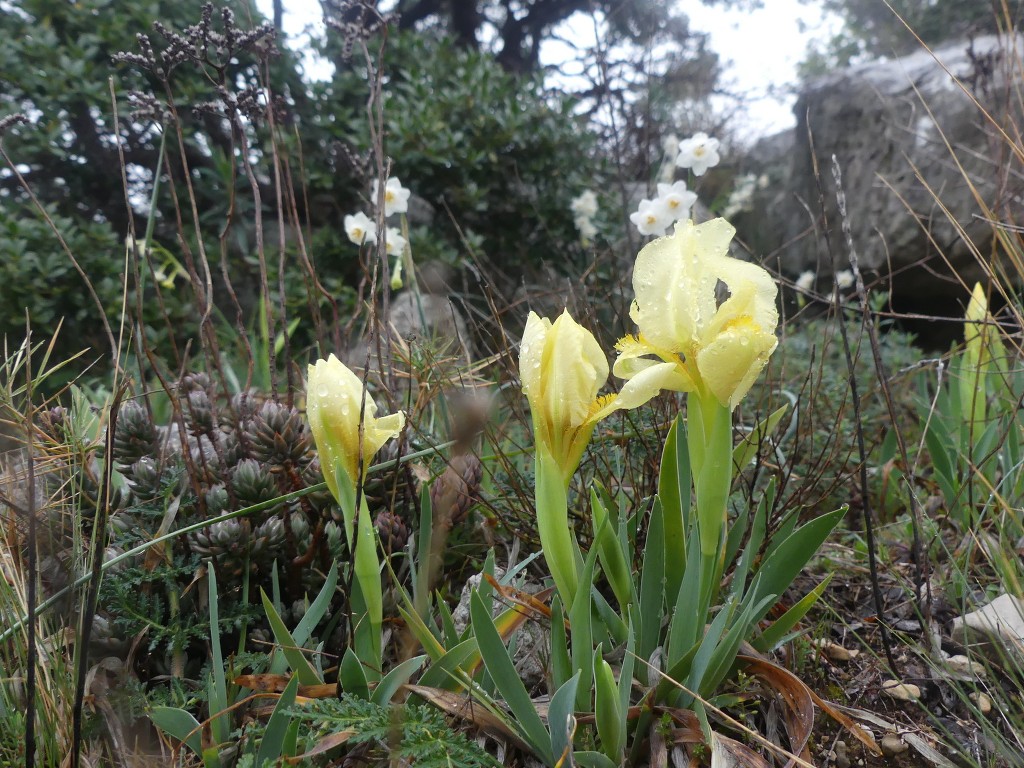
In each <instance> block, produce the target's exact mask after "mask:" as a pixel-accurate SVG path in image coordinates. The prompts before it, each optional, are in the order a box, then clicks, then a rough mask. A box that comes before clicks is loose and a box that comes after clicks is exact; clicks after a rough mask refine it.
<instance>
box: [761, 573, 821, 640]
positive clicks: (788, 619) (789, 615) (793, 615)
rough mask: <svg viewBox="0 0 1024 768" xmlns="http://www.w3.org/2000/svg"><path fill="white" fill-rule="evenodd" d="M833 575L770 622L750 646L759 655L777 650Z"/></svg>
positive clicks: (816, 600) (816, 599) (819, 595)
mask: <svg viewBox="0 0 1024 768" xmlns="http://www.w3.org/2000/svg"><path fill="white" fill-rule="evenodd" d="M834 575H835V574H834V573H829V574H828V575H827V576H826V577H825V578H824V579H822V581H821V583H820V584H818V586H816V587H815V588H814V589H812V590H811V591H810V592H808V593H807V594H806V595H804V596H803V597H802V598H801V599H800V600H799V602H797V603H796V605H793V606H792V607H790V609H789V610H788V611H786V612H785V613H784V614H782V615H781V616H780V617H779V618H777V619H776V620H775V621H774V622H772V624H771V626H769V627H768V628H767V629H766V630H765V631H764V632H762V633H761V634H760V635H759V636H758V638H757V639H756V640H754V641H753V642H752V643H751V645H753V646H754V647H755V648H756V649H757V650H759V651H760V652H761V653H771V652H772V651H774V650H775V649H776V648H778V647H779V646H780V645H781V644H782V642H783V640H784V638H785V637H786V636H787V633H788V632H789V630H791V629H792V628H793V627H795V626H796V624H797V622H798V621H800V620H801V619H802V618H803V617H804V616H805V615H806V614H807V612H808V611H809V610H810V609H811V607H812V606H813V605H814V604H815V603H816V602H818V598H819V597H821V595H822V593H823V592H824V591H825V588H826V587H828V583H829V582H830V581H832V577H833V576H834Z"/></svg>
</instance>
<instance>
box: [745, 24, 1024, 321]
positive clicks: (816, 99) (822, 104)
mask: <svg viewBox="0 0 1024 768" xmlns="http://www.w3.org/2000/svg"><path fill="white" fill-rule="evenodd" d="M1022 53H1024V45H1022V42H1021V38H1020V37H1012V38H1011V37H999V36H994V35H993V36H986V37H979V38H976V39H974V40H973V41H966V40H965V41H960V42H951V43H948V44H946V45H944V46H942V47H941V48H936V49H934V51H933V52H929V51H927V50H921V51H919V52H917V53H914V54H912V55H909V56H906V57H904V58H900V59H895V60H883V61H878V62H872V63H868V64H863V65H858V66H855V67H851V68H848V69H845V70H843V71H840V72H836V73H833V74H829V75H826V76H823V77H820V78H817V79H815V80H812V81H810V82H809V83H807V84H806V85H805V86H804V90H803V92H802V93H801V94H800V96H799V99H798V101H797V104H796V107H795V109H794V111H795V113H796V116H797V126H796V128H795V129H794V130H792V131H787V132H785V133H783V134H779V135H777V136H773V137H769V138H768V139H765V140H764V141H763V142H761V144H759V145H758V146H756V147H755V148H754V150H753V152H752V153H751V158H750V167H749V168H748V170H752V171H754V172H756V173H767V174H768V175H769V177H770V178H771V180H772V183H771V184H770V185H769V187H768V188H767V189H766V190H763V191H761V192H759V193H758V196H757V197H756V198H755V202H756V204H755V206H754V213H752V214H747V215H745V216H744V217H743V218H742V219H740V220H738V221H737V224H738V225H739V227H740V230H741V236H743V237H745V239H746V240H747V241H748V242H749V243H751V245H752V246H753V248H754V249H755V251H757V252H759V253H761V254H764V255H766V256H768V257H772V256H773V255H774V256H777V257H778V262H775V261H774V259H772V258H769V262H770V263H772V264H773V265H775V264H776V263H777V265H778V266H779V267H780V268H781V270H782V271H783V272H784V273H785V274H786V275H788V276H791V277H792V276H796V275H797V274H799V273H800V272H802V271H804V270H813V271H815V272H817V273H818V274H819V276H820V277H822V278H827V277H828V276H829V275H831V273H832V271H833V268H832V265H831V262H830V256H829V252H828V249H827V247H826V242H825V236H824V234H825V227H824V224H823V222H822V219H821V215H820V214H821V206H820V203H819V196H820V194H821V193H819V182H818V180H817V179H816V174H815V159H816V162H817V168H818V175H819V176H820V184H821V187H822V189H823V194H824V205H825V213H826V217H827V221H828V232H829V236H830V238H831V244H832V249H833V251H834V253H835V254H836V256H837V257H838V259H839V266H838V269H845V268H847V266H848V263H849V262H848V253H849V249H848V246H847V244H846V238H845V236H844V234H843V232H842V221H843V216H842V215H841V214H840V211H839V205H838V202H837V199H838V195H837V185H836V182H835V179H834V178H833V170H832V168H833V163H832V157H833V155H834V156H835V157H836V160H837V161H838V165H839V167H840V169H841V171H842V187H843V191H844V192H845V197H846V220H847V222H848V223H849V227H850V234H851V235H852V239H853V245H854V248H855V249H856V252H857V255H858V258H859V261H860V266H861V269H862V270H864V271H866V272H867V273H868V275H869V277H870V276H872V273H874V275H877V276H878V277H880V278H882V279H883V281H884V282H886V283H889V282H890V280H891V285H890V286H887V287H890V288H891V290H892V292H893V300H894V302H895V303H896V304H897V305H898V306H899V305H900V303H901V302H903V305H904V307H905V308H906V307H908V306H909V305H913V304H914V303H915V300H920V301H923V302H927V305H926V306H927V307H928V308H927V309H926V310H925V311H928V312H930V313H934V312H935V309H936V307H937V306H940V307H942V308H943V309H944V310H952V311H950V312H948V313H949V314H953V315H955V314H958V313H959V307H960V306H961V305H962V300H963V298H964V297H965V296H966V292H965V291H964V289H963V287H962V284H961V282H960V280H958V279H957V278H956V277H955V275H959V276H960V278H961V279H962V280H963V281H964V282H966V283H967V284H968V285H970V284H971V281H973V280H975V279H980V278H981V277H982V276H983V273H982V271H981V269H980V268H979V267H978V264H977V261H976V256H975V249H976V251H977V252H978V253H980V254H981V255H982V257H987V256H989V254H990V252H991V246H992V241H993V231H994V230H993V227H992V225H991V224H990V223H988V222H986V221H984V220H982V218H980V215H981V213H982V209H981V207H980V206H979V203H978V200H977V199H976V197H975V194H976V193H977V194H978V195H980V197H981V199H982V200H984V201H985V202H986V204H987V205H989V206H990V207H991V208H992V210H993V211H994V213H995V216H996V217H997V218H998V219H1001V220H1004V221H1012V218H1011V217H1010V215H1009V211H1010V210H1011V209H1013V208H1019V202H1017V201H1019V197H1018V195H1019V193H1020V191H1021V187H1022V186H1024V181H1022V177H1021V176H1020V174H1019V173H1015V172H1014V171H1013V170H1012V165H1013V164H1015V163H1019V161H1018V160H1016V159H1015V158H1014V157H1013V154H1012V150H1011V146H1010V144H1009V142H1008V141H1007V140H1006V139H1005V138H1003V137H1002V136H1001V135H1000V133H999V130H998V129H997V128H996V127H995V126H994V125H992V123H991V122H990V121H989V120H988V119H987V118H986V117H985V114H984V112H983V110H985V111H987V112H988V114H989V115H991V116H992V117H993V118H994V119H996V120H997V121H1000V122H1001V124H1002V125H1008V124H1009V123H1008V121H1007V116H1010V115H1012V117H1013V119H1014V120H1015V121H1017V124H1018V125H1019V119H1020V114H1019V112H1020V110H1019V105H1016V104H1015V102H1014V96H1013V94H1014V93H1015V87H1017V86H1019V82H1017V83H1016V84H1015V83H1014V76H1016V77H1017V78H1018V79H1019V77H1020V75H1019V71H1018V70H1015V69H1014V66H1015V64H1019V61H1020V60H1021V56H1022ZM954 78H955V79H954ZM1015 108H1016V109H1015ZM1011 135H1012V133H1011ZM965 179H970V181H971V184H969V183H968V182H967V181H966V180H965ZM972 184H973V187H974V188H973V189H972ZM943 209H945V210H943ZM946 212H948V213H949V216H947V213H946ZM950 216H951V217H952V220H951V219H950ZM943 298H945V299H953V298H955V299H956V301H951V302H948V303H946V304H945V305H938V304H936V303H935V302H936V300H937V299H943Z"/></svg>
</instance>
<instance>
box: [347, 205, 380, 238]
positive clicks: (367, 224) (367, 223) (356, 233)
mask: <svg viewBox="0 0 1024 768" xmlns="http://www.w3.org/2000/svg"><path fill="white" fill-rule="evenodd" d="M345 234H346V235H348V239H349V240H351V241H352V242H353V243H355V244H356V245H362V244H363V243H365V242H367V241H371V242H372V241H373V240H376V239H377V225H376V224H374V222H373V220H372V219H371V218H370V217H369V216H367V215H366V214H365V213H363V212H362V211H360V212H359V213H356V214H349V215H348V216H346V217H345Z"/></svg>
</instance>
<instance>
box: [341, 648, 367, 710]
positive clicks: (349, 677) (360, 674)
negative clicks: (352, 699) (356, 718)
mask: <svg viewBox="0 0 1024 768" xmlns="http://www.w3.org/2000/svg"><path fill="white" fill-rule="evenodd" d="M338 682H339V683H341V690H343V691H344V692H345V693H348V694H351V695H352V696H357V697H358V698H360V699H369V698H370V686H369V684H368V683H367V680H366V671H365V670H364V669H363V665H362V662H360V661H359V657H358V656H356V653H355V651H354V650H352V648H346V649H345V654H344V655H343V656H342V657H341V667H340V668H339V669H338Z"/></svg>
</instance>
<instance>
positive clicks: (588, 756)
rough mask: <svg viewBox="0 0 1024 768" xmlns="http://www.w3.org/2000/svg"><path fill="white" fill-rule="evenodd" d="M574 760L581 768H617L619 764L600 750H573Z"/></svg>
mask: <svg viewBox="0 0 1024 768" xmlns="http://www.w3.org/2000/svg"><path fill="white" fill-rule="evenodd" d="M572 757H573V760H575V761H576V762H577V763H578V764H579V765H581V766H583V768H619V766H620V764H619V763H617V762H615V761H614V760H612V759H611V758H610V757H608V755H605V754H603V753H601V752H573V754H572Z"/></svg>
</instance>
